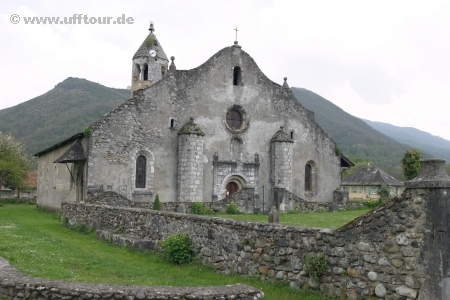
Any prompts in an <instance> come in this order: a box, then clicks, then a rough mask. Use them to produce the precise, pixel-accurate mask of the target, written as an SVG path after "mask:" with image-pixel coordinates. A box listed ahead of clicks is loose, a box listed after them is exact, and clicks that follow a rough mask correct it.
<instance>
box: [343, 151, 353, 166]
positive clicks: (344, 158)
mask: <svg viewBox="0 0 450 300" xmlns="http://www.w3.org/2000/svg"><path fill="white" fill-rule="evenodd" d="M340 157H341V168H351V167H354V166H355V164H354V163H353V162H352V161H351V160H350V159H349V158H348V157H347V156H345V155H344V154H342V153H341V154H340Z"/></svg>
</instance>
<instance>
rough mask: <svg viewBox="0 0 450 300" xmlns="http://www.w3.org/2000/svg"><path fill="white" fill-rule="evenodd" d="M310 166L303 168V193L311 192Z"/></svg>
mask: <svg viewBox="0 0 450 300" xmlns="http://www.w3.org/2000/svg"><path fill="white" fill-rule="evenodd" d="M311 171H312V170H311V165H310V164H307V165H306V166H305V191H311V177H312V176H311V175H312V174H311Z"/></svg>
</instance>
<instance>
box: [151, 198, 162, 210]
mask: <svg viewBox="0 0 450 300" xmlns="http://www.w3.org/2000/svg"><path fill="white" fill-rule="evenodd" d="M161 208H162V207H161V201H159V195H158V194H156V197H155V202H153V210H161Z"/></svg>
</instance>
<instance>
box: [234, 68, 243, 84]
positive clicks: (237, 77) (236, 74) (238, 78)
mask: <svg viewBox="0 0 450 300" xmlns="http://www.w3.org/2000/svg"><path fill="white" fill-rule="evenodd" d="M233 85H243V84H242V77H241V67H234V70H233Z"/></svg>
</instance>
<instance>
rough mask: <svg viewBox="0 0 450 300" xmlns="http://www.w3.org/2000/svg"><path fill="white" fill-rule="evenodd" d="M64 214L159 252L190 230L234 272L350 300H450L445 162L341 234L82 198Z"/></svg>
mask: <svg viewBox="0 0 450 300" xmlns="http://www.w3.org/2000/svg"><path fill="white" fill-rule="evenodd" d="M62 213H63V217H64V218H67V220H68V223H69V225H74V224H85V225H87V226H92V227H96V228H98V229H106V231H107V230H117V229H120V231H123V232H124V234H125V235H128V236H130V237H133V238H134V239H135V240H136V241H140V243H141V244H142V243H146V245H147V246H149V247H150V248H153V249H156V250H157V249H158V242H159V241H161V240H163V239H165V238H166V237H167V236H169V235H171V234H173V233H187V234H188V235H189V236H190V238H191V239H192V241H193V243H194V245H195V248H196V254H197V255H198V257H199V258H200V259H201V260H202V262H203V263H205V264H209V265H211V266H213V267H214V268H215V269H217V270H218V271H220V272H223V273H226V274H229V273H237V274H240V275H244V276H257V277H259V278H261V279H269V280H280V281H284V282H286V283H288V284H289V285H290V286H291V287H293V288H299V287H309V288H313V289H320V290H321V291H322V292H323V293H324V294H326V295H329V296H334V297H335V296H338V297H343V298H347V299H367V298H376V299H386V300H394V299H399V300H400V299H402V300H403V299H405V300H407V299H419V300H437V299H440V300H443V299H450V288H449V286H450V284H449V282H450V254H449V253H450V243H448V240H449V238H450V177H449V176H448V175H447V173H446V171H445V160H442V159H427V160H423V161H421V173H420V174H419V176H417V177H416V178H414V179H413V180H411V181H408V182H406V190H405V192H404V193H403V194H402V197H401V198H395V199H393V200H391V201H389V202H388V203H386V204H384V205H382V206H380V207H378V208H376V209H374V210H372V211H370V212H369V213H367V214H366V215H364V216H362V217H360V218H357V219H355V220H354V221H352V222H350V223H349V224H347V225H345V226H343V227H341V228H339V229H338V230H330V229H315V228H302V227H292V226H283V225H279V224H273V223H271V224H267V223H254V222H245V221H235V220H228V219H220V218H211V217H203V216H195V215H185V214H178V213H171V212H161V211H152V210H149V209H137V208H124V207H112V206H106V205H92V204H85V203H75V202H64V203H63V205H62ZM103 231H105V230H103ZM104 236H107V235H104ZM110 236H111V235H110ZM117 240H120V239H117ZM318 254H324V255H325V257H326V260H327V263H328V265H327V267H326V269H325V271H324V272H323V274H322V275H321V276H319V278H314V277H311V276H309V275H310V274H308V272H309V271H308V270H307V269H306V268H305V262H306V261H308V260H309V257H312V256H317V255H318Z"/></svg>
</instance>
